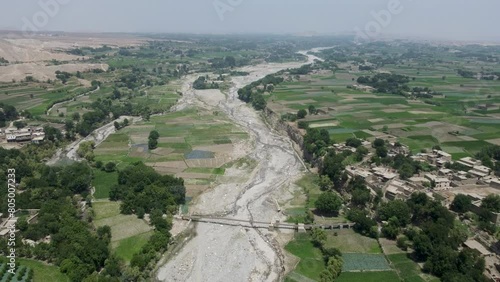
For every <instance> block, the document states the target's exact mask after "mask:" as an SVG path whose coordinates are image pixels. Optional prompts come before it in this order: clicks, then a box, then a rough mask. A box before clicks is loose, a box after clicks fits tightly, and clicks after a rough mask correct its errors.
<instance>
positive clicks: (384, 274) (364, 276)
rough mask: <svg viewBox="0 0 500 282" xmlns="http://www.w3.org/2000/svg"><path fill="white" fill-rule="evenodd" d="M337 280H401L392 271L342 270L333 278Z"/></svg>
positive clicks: (396, 281)
mask: <svg viewBox="0 0 500 282" xmlns="http://www.w3.org/2000/svg"><path fill="white" fill-rule="evenodd" d="M335 281H337V282H380V281H384V282H399V281H401V280H400V279H399V277H398V275H397V274H396V272H394V271H379V272H342V273H341V274H340V276H339V277H338V278H337V280H335Z"/></svg>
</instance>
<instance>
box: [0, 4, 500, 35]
mask: <svg viewBox="0 0 500 282" xmlns="http://www.w3.org/2000/svg"><path fill="white" fill-rule="evenodd" d="M392 2H400V4H399V5H400V6H398V7H397V9H395V10H397V11H399V13H397V14H394V13H392V12H387V13H391V19H390V21H388V24H385V23H384V22H382V23H383V24H384V25H385V27H382V28H381V29H380V33H378V32H376V33H374V34H384V35H407V36H420V37H428V38H442V39H461V40H479V39H483V40H495V41H500V31H499V27H500V17H499V16H498V11H500V1H499V0H474V1H473V0H413V1H412V0H142V1H139V0H25V1H21V0H0V29H22V28H27V29H33V28H36V29H38V30H43V31H44V30H60V31H79V32H108V31H113V32H194V33H309V32H316V33H321V34H329V33H340V32H341V33H346V32H354V30H355V28H356V27H358V28H359V29H361V30H364V29H365V27H366V25H367V24H368V23H370V22H371V21H374V20H375V17H374V16H373V12H378V11H381V10H385V11H389V10H388V8H387V7H388V5H389V4H390V3H392ZM40 3H52V4H53V3H61V4H58V5H57V6H58V7H54V6H53V5H49V6H51V7H53V8H51V9H49V10H48V11H49V12H50V13H48V12H44V9H43V8H42V6H41V4H40ZM392 4H394V3H392ZM394 5H396V4H394ZM51 11H56V12H54V13H52V12H51ZM392 11H394V10H392ZM387 13H385V14H387ZM26 22H29V23H26ZM373 26H374V25H373V24H372V28H373ZM375 31H378V30H375Z"/></svg>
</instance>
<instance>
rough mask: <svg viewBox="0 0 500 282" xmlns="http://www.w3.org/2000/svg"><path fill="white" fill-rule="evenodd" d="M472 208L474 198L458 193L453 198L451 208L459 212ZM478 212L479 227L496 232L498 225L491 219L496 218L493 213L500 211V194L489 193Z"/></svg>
mask: <svg viewBox="0 0 500 282" xmlns="http://www.w3.org/2000/svg"><path fill="white" fill-rule="evenodd" d="M471 208H472V199H471V198H470V197H469V196H467V195H463V194H458V195H456V196H455V199H453V202H452V203H451V205H450V209H451V210H452V211H454V212H457V213H459V214H465V213H467V212H469V211H471ZM476 212H477V213H478V216H479V217H478V221H477V223H478V227H479V228H480V229H482V230H484V231H486V232H488V233H490V234H492V235H493V234H495V232H496V226H495V224H494V223H493V222H491V220H492V219H493V218H494V217H493V213H499V212H500V196H499V195H495V194H491V195H488V196H487V197H486V198H484V199H483V200H482V201H481V206H480V209H479V211H476Z"/></svg>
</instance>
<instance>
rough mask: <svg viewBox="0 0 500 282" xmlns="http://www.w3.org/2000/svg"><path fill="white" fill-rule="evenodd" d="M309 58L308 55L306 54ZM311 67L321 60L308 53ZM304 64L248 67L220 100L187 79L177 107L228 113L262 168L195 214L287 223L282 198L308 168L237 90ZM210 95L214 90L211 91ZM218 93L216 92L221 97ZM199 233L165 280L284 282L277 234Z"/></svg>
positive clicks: (201, 228) (213, 195) (226, 186)
mask: <svg viewBox="0 0 500 282" xmlns="http://www.w3.org/2000/svg"><path fill="white" fill-rule="evenodd" d="M301 53H302V54H305V55H306V52H301ZM307 57H308V63H311V62H313V61H314V59H319V58H317V57H315V56H312V55H307ZM303 64H304V63H303V62H302V63H283V64H272V63H271V64H264V65H257V66H248V67H244V68H242V69H241V71H246V72H249V73H250V75H247V76H242V77H233V78H232V82H233V87H231V89H230V90H229V92H228V93H227V95H225V96H224V95H220V94H219V95H217V97H219V98H217V99H218V100H217V99H215V101H214V99H213V97H212V98H211V99H209V98H207V97H204V96H203V93H204V92H200V91H195V90H193V89H192V87H191V85H192V82H193V81H194V77H193V76H191V77H188V78H186V81H185V83H184V85H183V88H182V92H183V97H182V99H180V100H179V103H178V104H177V105H176V106H175V107H174V109H175V110H182V109H185V108H189V107H203V108H205V109H217V110H219V111H223V112H224V113H226V114H227V116H228V117H229V118H230V119H231V120H232V121H233V122H234V123H235V124H236V125H238V126H239V127H241V128H242V129H243V130H245V131H246V132H248V134H249V136H250V139H251V140H252V142H253V143H254V146H253V148H251V149H250V154H249V157H250V158H253V159H255V160H256V161H257V167H256V168H255V169H254V170H253V171H252V172H251V173H248V175H247V179H248V180H247V181H246V182H245V183H234V182H233V183H223V184H221V185H218V186H217V187H215V188H214V189H212V190H210V191H208V192H205V193H204V194H202V195H201V196H200V197H199V199H197V201H196V202H195V203H194V204H193V206H192V207H191V210H190V211H191V212H193V213H198V214H205V215H207V214H211V215H218V216H226V217H228V218H235V219H243V220H253V219H255V220H258V221H269V222H271V221H272V220H275V219H281V220H284V219H285V218H284V217H283V216H282V214H281V213H278V212H277V211H276V202H275V201H276V200H277V201H286V200H288V199H291V198H292V195H291V193H290V192H289V190H288V187H289V186H290V185H294V184H293V183H294V182H295V180H296V179H298V178H300V177H301V175H302V173H303V165H302V163H301V161H300V159H299V157H297V155H296V154H295V153H294V150H293V148H292V145H291V142H290V140H289V138H288V136H283V135H281V134H279V133H277V132H275V131H274V130H272V129H270V128H269V127H267V125H266V124H265V123H264V122H263V121H262V119H261V117H260V116H259V113H257V112H256V111H255V110H253V109H252V108H251V107H249V106H248V105H246V104H244V103H243V102H241V101H240V100H239V99H238V94H237V90H238V89H239V88H241V87H243V86H245V85H248V84H250V83H251V82H253V81H256V80H258V79H261V78H263V77H264V76H266V75H268V74H273V73H276V72H278V71H280V70H282V69H286V68H295V67H300V66H301V65H303ZM205 93H206V94H207V95H208V94H210V93H209V92H205ZM215 94H216V93H215ZM196 234H197V236H195V237H194V238H192V239H191V240H190V241H189V242H188V243H187V244H186V245H185V246H184V248H183V249H182V250H181V251H179V253H178V254H176V256H175V257H174V258H172V259H171V260H170V261H168V262H167V263H166V264H165V265H163V266H161V267H160V268H159V270H158V274H157V279H158V280H161V281H210V282H214V281H228V282H229V281H230V282H233V281H256V282H257V281H258V282H261V281H280V280H283V279H284V271H285V256H284V254H283V252H282V245H283V241H281V242H278V241H279V240H280V239H279V236H277V233H274V232H268V231H263V230H257V229H251V228H244V227H232V226H225V225H215V224H206V223H198V224H197V226H196Z"/></svg>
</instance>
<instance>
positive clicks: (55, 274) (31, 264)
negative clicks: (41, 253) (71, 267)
mask: <svg viewBox="0 0 500 282" xmlns="http://www.w3.org/2000/svg"><path fill="white" fill-rule="evenodd" d="M17 261H18V262H19V263H20V264H21V265H23V266H26V267H28V268H30V269H33V282H45V281H61V282H66V281H69V278H68V277H67V276H66V275H65V274H64V273H61V272H60V271H59V267H57V266H54V265H47V264H45V263H43V262H40V261H36V260H31V259H24V258H18V259H17Z"/></svg>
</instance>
